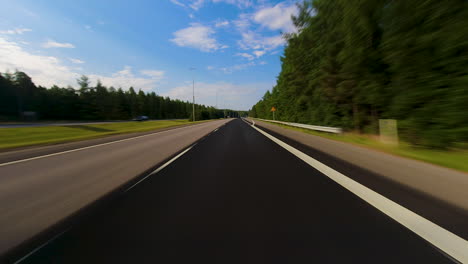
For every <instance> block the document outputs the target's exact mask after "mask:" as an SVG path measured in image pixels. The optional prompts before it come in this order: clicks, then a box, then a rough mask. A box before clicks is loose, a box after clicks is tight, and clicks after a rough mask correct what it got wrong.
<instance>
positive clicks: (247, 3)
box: [213, 0, 253, 8]
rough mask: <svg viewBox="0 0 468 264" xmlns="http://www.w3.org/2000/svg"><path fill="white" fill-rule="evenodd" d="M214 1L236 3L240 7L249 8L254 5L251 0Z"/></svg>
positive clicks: (214, 1)
mask: <svg viewBox="0 0 468 264" xmlns="http://www.w3.org/2000/svg"><path fill="white" fill-rule="evenodd" d="M213 3H226V4H231V5H235V6H237V7H239V8H248V7H251V6H252V5H253V2H252V1H251V0H213Z"/></svg>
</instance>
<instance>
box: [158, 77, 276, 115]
mask: <svg viewBox="0 0 468 264" xmlns="http://www.w3.org/2000/svg"><path fill="white" fill-rule="evenodd" d="M269 88H271V84H269V83H247V84H235V83H230V82H215V83H207V82H196V83H195V103H197V104H198V103H199V104H204V105H210V106H216V104H217V105H218V108H225V107H226V108H231V109H236V110H247V109H249V108H250V107H251V106H252V105H253V104H255V103H256V102H257V101H258V98H257V97H258V96H257V94H259V93H264V91H266V90H267V89H269ZM162 95H163V96H169V97H170V98H177V99H180V100H183V101H192V83H191V82H186V83H185V84H183V85H180V86H177V87H174V88H172V89H170V90H169V91H168V92H165V93H163V94H162ZM216 95H218V96H216ZM216 99H218V100H216Z"/></svg>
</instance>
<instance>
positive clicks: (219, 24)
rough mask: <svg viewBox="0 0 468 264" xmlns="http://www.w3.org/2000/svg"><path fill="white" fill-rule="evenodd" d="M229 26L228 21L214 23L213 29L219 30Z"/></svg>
mask: <svg viewBox="0 0 468 264" xmlns="http://www.w3.org/2000/svg"><path fill="white" fill-rule="evenodd" d="M227 26H229V21H227V20H223V21H218V22H216V23H215V27H217V28H219V27H227Z"/></svg>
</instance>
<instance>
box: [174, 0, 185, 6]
mask: <svg viewBox="0 0 468 264" xmlns="http://www.w3.org/2000/svg"><path fill="white" fill-rule="evenodd" d="M171 2H172V3H173V4H176V5H178V6H182V7H185V5H184V4H182V3H181V2H179V1H177V0H171Z"/></svg>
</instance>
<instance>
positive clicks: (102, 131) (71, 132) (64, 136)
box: [0, 120, 206, 150]
mask: <svg viewBox="0 0 468 264" xmlns="http://www.w3.org/2000/svg"><path fill="white" fill-rule="evenodd" d="M201 122H206V121H197V122H195V123H201ZM189 123H193V122H190V121H188V120H157V121H145V122H121V123H111V124H89V125H67V126H44V127H18V128H0V149H2V150H3V149H10V148H17V147H26V146H34V145H50V144H56V143H63V142H71V141H78V140H84V139H91V138H97V137H103V136H109V135H116V134H125V133H134V132H145V131H151V130H156V129H162V128H167V127H173V126H180V125H184V124H189Z"/></svg>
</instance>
